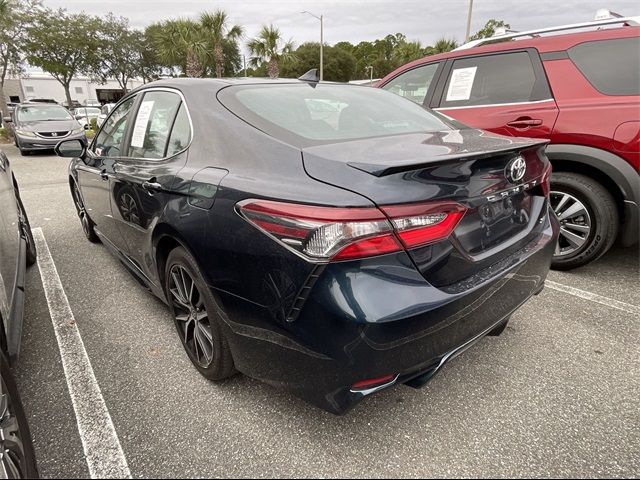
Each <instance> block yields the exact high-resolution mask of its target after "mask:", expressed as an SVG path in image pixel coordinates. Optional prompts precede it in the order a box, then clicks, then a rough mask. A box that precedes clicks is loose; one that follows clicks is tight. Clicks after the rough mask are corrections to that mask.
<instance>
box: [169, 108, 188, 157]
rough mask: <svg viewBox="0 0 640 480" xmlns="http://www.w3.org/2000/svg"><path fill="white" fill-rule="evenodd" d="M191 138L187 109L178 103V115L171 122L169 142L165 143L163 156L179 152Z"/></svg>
mask: <svg viewBox="0 0 640 480" xmlns="http://www.w3.org/2000/svg"><path fill="white" fill-rule="evenodd" d="M190 139H191V124H190V123H189V115H187V109H186V108H185V106H184V104H182V105H180V110H178V116H177V117H176V121H175V122H174V124H173V130H172V131H171V136H170V137H169V143H168V144H167V154H166V155H165V157H171V156H173V155H175V154H176V153H179V152H181V151H182V150H184V149H185V148H187V145H189V140H190Z"/></svg>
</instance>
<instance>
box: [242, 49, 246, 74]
mask: <svg viewBox="0 0 640 480" xmlns="http://www.w3.org/2000/svg"><path fill="white" fill-rule="evenodd" d="M242 64H243V65H244V76H245V78H246V77H247V56H246V55H242Z"/></svg>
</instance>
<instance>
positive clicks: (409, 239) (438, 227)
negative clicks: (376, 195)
mask: <svg viewBox="0 0 640 480" xmlns="http://www.w3.org/2000/svg"><path fill="white" fill-rule="evenodd" d="M382 210H383V211H384V212H385V213H386V214H387V215H388V216H389V217H390V218H391V221H392V223H393V226H394V227H395V230H396V234H397V235H398V237H399V238H400V240H401V241H402V243H403V245H404V246H405V247H407V248H414V247H418V246H421V245H426V244H428V243H433V242H438V241H440V240H444V239H445V238H447V237H448V236H449V235H451V232H453V230H454V229H455V228H456V226H457V225H458V223H459V222H460V220H461V219H462V217H463V216H464V213H465V208H464V207H463V206H462V205H460V204H459V203H455V202H442V203H434V204H410V205H390V206H386V207H382Z"/></svg>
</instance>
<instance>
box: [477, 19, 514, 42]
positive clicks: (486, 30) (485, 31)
mask: <svg viewBox="0 0 640 480" xmlns="http://www.w3.org/2000/svg"><path fill="white" fill-rule="evenodd" d="M498 28H506V29H507V30H508V29H510V28H511V25H509V24H508V23H505V22H504V20H494V19H493V18H492V19H491V20H489V21H488V22H487V23H486V24H485V26H484V27H482V28H481V29H480V30H478V31H477V32H476V34H475V35H473V36H471V37H469V40H470V41H471V40H480V39H481V38H489V37H493V36H494V35H495V33H496V30H497V29H498Z"/></svg>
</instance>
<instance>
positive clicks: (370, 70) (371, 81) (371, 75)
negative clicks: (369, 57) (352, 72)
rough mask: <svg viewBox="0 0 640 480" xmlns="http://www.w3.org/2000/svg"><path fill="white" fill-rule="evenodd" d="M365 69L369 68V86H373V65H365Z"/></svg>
mask: <svg viewBox="0 0 640 480" xmlns="http://www.w3.org/2000/svg"><path fill="white" fill-rule="evenodd" d="M365 70H369V86H370V87H371V86H373V65H367V66H366V67H365Z"/></svg>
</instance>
